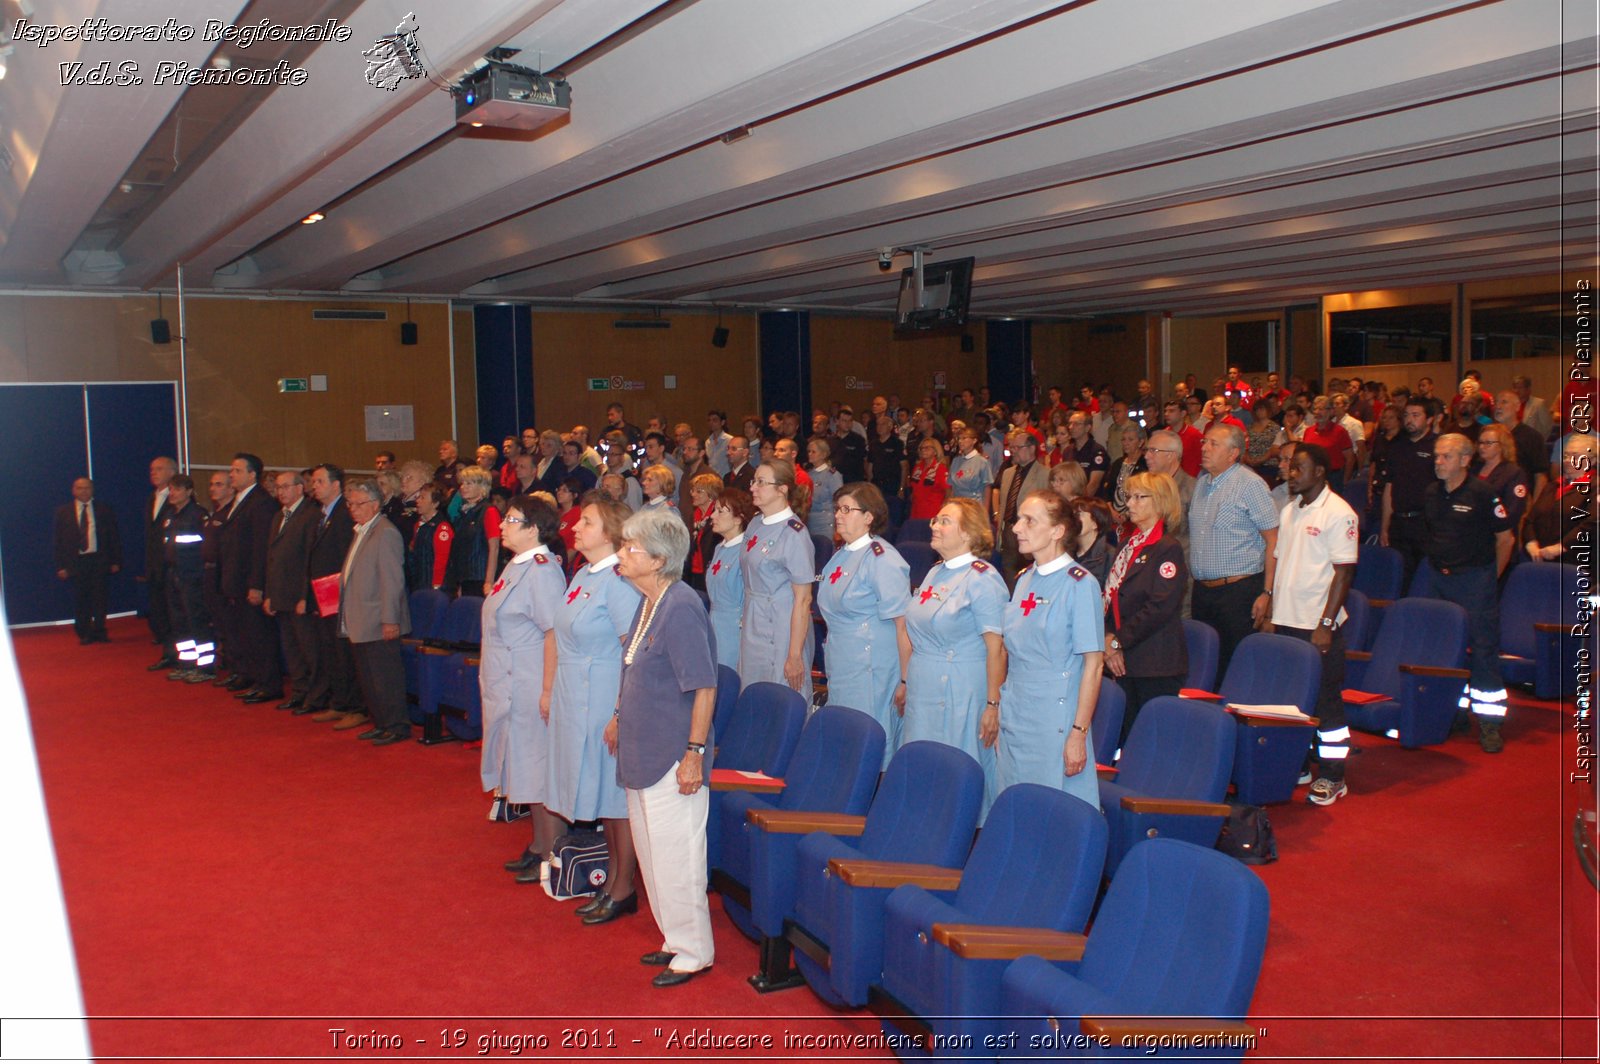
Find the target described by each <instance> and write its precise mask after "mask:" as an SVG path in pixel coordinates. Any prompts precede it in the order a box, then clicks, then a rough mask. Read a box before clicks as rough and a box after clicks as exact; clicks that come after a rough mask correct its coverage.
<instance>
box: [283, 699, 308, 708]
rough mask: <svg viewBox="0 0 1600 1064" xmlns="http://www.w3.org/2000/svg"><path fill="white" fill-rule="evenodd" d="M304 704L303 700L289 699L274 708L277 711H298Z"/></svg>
mask: <svg viewBox="0 0 1600 1064" xmlns="http://www.w3.org/2000/svg"><path fill="white" fill-rule="evenodd" d="M305 704H306V700H305V699H303V698H291V699H289V701H287V702H279V703H278V705H277V707H276V708H278V709H299V708H300V707H301V706H303V705H305Z"/></svg>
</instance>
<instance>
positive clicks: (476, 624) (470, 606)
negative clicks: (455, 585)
mask: <svg viewBox="0 0 1600 1064" xmlns="http://www.w3.org/2000/svg"><path fill="white" fill-rule="evenodd" d="M438 638H439V639H440V640H441V641H443V642H446V643H452V644H462V645H466V644H476V643H478V642H481V641H482V639H483V599H481V598H477V597H475V596H472V595H463V596H462V597H461V598H458V599H455V600H453V601H452V602H451V603H450V605H449V606H448V607H447V608H446V609H445V614H444V623H443V624H442V625H441V626H440V631H439V637H438Z"/></svg>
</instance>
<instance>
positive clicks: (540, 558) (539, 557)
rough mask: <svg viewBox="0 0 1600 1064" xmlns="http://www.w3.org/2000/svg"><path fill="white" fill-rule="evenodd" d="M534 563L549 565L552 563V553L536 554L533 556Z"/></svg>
mask: <svg viewBox="0 0 1600 1064" xmlns="http://www.w3.org/2000/svg"><path fill="white" fill-rule="evenodd" d="M533 564H535V565H549V564H550V555H548V554H535V555H534V556H533Z"/></svg>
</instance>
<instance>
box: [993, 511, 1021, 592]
mask: <svg viewBox="0 0 1600 1064" xmlns="http://www.w3.org/2000/svg"><path fill="white" fill-rule="evenodd" d="M1015 523H1016V519H1015V518H1012V520H1011V521H1010V522H1009V523H1007V524H1006V526H1005V527H1004V528H1003V529H1001V530H1000V575H1001V576H1003V577H1005V578H1006V587H1008V588H1011V589H1013V590H1015V588H1016V586H1017V574H1018V573H1020V572H1022V567H1023V566H1024V565H1026V564H1027V562H1026V561H1024V560H1023V557H1022V550H1021V548H1020V547H1018V546H1017V534H1016V533H1015V532H1013V531H1011V526H1012V525H1013V524H1015ZM985 560H987V559H985Z"/></svg>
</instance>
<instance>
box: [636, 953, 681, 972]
mask: <svg viewBox="0 0 1600 1064" xmlns="http://www.w3.org/2000/svg"><path fill="white" fill-rule="evenodd" d="M676 956H677V954H676V953H668V952H667V951H666V950H664V949H655V950H651V951H650V952H649V953H646V954H645V955H644V956H643V957H640V958H639V963H640V964H645V965H649V966H650V967H651V968H665V967H666V966H667V965H669V964H671V963H672V958H674V957H676Z"/></svg>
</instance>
